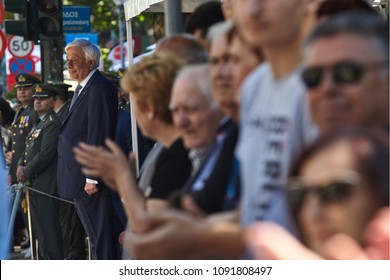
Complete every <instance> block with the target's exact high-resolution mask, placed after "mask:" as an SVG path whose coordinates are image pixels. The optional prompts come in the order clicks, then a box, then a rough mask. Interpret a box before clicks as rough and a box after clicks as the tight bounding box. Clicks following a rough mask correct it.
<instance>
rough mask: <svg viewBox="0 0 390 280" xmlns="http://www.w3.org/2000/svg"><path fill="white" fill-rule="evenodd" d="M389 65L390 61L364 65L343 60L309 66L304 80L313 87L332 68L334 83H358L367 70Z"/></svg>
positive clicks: (303, 73) (307, 85)
mask: <svg viewBox="0 0 390 280" xmlns="http://www.w3.org/2000/svg"><path fill="white" fill-rule="evenodd" d="M386 65H387V66H388V62H386V61H384V62H376V63H372V64H367V65H363V64H360V63H356V62H352V61H342V62H339V63H336V64H334V65H332V66H328V67H321V66H313V67H308V68H306V69H305V70H304V71H303V72H302V76H301V77H302V80H303V82H304V83H305V85H306V87H307V88H308V89H313V88H316V87H318V86H319V85H320V84H321V81H322V78H323V76H324V73H325V71H327V70H330V71H331V73H332V78H333V81H334V83H336V84H337V85H349V84H355V83H358V82H359V81H360V80H361V79H362V77H363V74H364V72H365V71H368V70H372V69H378V68H380V67H384V66H386Z"/></svg>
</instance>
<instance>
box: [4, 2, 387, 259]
mask: <svg viewBox="0 0 390 280" xmlns="http://www.w3.org/2000/svg"><path fill="white" fill-rule="evenodd" d="M216 7H217V8H218V9H219V13H216V12H211V13H212V14H215V15H217V14H220V15H221V16H220V17H219V18H218V17H217V16H215V17H214V20H206V19H204V18H203V17H202V15H203V16H204V15H208V14H210V11H213V9H216ZM207 11H208V12H207ZM216 18H218V19H217V20H215V19H216ZM186 32H187V33H185V34H178V35H173V36H168V37H165V38H163V39H162V40H160V41H159V42H157V47H156V50H155V51H154V52H153V53H152V54H149V55H146V56H144V57H142V58H141V59H139V61H138V62H137V63H135V64H134V65H132V66H131V67H130V68H129V70H128V71H127V72H125V73H124V75H123V77H121V78H120V79H118V78H117V77H110V76H108V75H107V74H105V73H102V72H101V71H100V70H98V67H99V61H100V51H99V49H98V47H97V46H96V45H94V44H92V43H90V42H89V41H87V40H83V39H80V40H76V41H73V42H71V43H69V44H68V45H67V46H66V47H65V53H66V66H67V68H68V70H69V75H70V77H71V78H72V79H73V80H75V81H76V82H77V84H78V85H77V87H76V90H75V92H74V94H73V97H72V98H71V100H67V96H68V95H69V92H68V86H67V85H66V84H64V83H62V82H59V81H47V82H45V83H42V82H41V81H39V80H38V79H37V78H35V77H32V76H30V75H27V74H21V75H19V76H18V77H17V84H16V88H17V93H18V100H19V102H20V103H21V108H20V109H19V110H18V111H17V112H15V111H13V110H9V109H8V108H7V106H6V105H3V103H2V102H1V103H0V105H1V112H2V122H3V124H4V125H10V128H11V129H12V133H13V134H12V135H11V141H10V146H9V147H8V149H7V151H6V154H5V157H6V158H7V159H8V161H9V166H10V167H9V174H10V182H9V183H10V184H14V185H15V184H18V183H19V184H20V183H23V185H24V187H25V188H24V191H23V192H24V193H23V200H22V206H23V207H22V211H21V212H22V214H23V213H25V212H26V213H27V210H28V211H29V212H31V215H22V217H24V223H25V225H29V226H28V228H29V232H30V233H29V236H30V238H29V240H28V241H29V245H30V248H31V249H30V252H32V254H33V256H34V257H35V258H37V259H64V258H65V259H86V246H85V237H86V236H87V237H88V242H89V250H88V252H89V255H90V258H91V259H389V258H390V252H389V240H390V238H389V233H390V225H389V213H390V212H389V211H390V210H389V137H388V136H389V28H388V21H386V19H385V17H384V15H383V13H380V12H378V11H377V10H376V9H375V8H373V7H372V3H369V1H366V0H309V1H306V0H272V1H263V0H240V1H238V0H223V1H221V2H219V1H218V2H217V1H210V2H207V3H205V4H202V5H200V6H199V7H198V9H196V10H195V11H194V13H193V15H192V17H190V18H188V21H187V24H186ZM129 97H130V98H129ZM118 100H119V101H120V104H119V105H118ZM121 104H122V105H121ZM123 104H126V106H123ZM130 104H131V106H130ZM130 108H131V110H132V116H133V117H134V118H135V119H136V122H137V129H138V133H137V136H135V135H134V133H135V132H136V131H137V130H136V129H132V130H131V119H130V113H129V111H130ZM121 110H122V111H123V110H124V112H125V114H124V115H126V121H124V120H120V118H119V116H120V115H121V114H120V112H121ZM126 128H127V130H126ZM120 129H121V130H122V129H123V130H126V131H127V133H122V134H121V133H119V132H120ZM132 134H133V139H134V138H136V139H138V140H137V142H138V150H135V151H131V150H132V149H131V148H130V145H129V143H130V142H131V139H132ZM121 135H122V136H121ZM121 143H122V144H121ZM129 152H130V153H129ZM138 166H140V168H139V171H138V168H137V167H138ZM47 195H50V197H49V196H47ZM53 197H54V198H53ZM57 197H58V198H60V199H61V201H59V200H58V199H56V198H57ZM23 201H26V203H23ZM27 202H28V203H27ZM27 204H28V205H27ZM27 206H28V207H27ZM26 209H27V210H26ZM29 216H31V217H29ZM29 218H30V219H29ZM22 222H23V219H22ZM36 240H37V242H36Z"/></svg>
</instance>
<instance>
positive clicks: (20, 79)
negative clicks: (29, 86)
mask: <svg viewBox="0 0 390 280" xmlns="http://www.w3.org/2000/svg"><path fill="white" fill-rule="evenodd" d="M25 81H26V77H24V76H23V75H20V76H19V78H18V82H25Z"/></svg>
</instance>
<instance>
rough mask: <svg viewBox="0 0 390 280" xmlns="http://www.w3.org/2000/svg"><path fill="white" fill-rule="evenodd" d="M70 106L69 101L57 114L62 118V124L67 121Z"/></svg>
mask: <svg viewBox="0 0 390 280" xmlns="http://www.w3.org/2000/svg"><path fill="white" fill-rule="evenodd" d="M69 106H70V101H67V102H66V103H65V104H64V105H63V106H62V107H61V109H60V110H59V111H58V112H57V116H58V117H59V118H60V120H61V123H62V122H63V121H64V120H65V117H66V115H67V114H68V111H69Z"/></svg>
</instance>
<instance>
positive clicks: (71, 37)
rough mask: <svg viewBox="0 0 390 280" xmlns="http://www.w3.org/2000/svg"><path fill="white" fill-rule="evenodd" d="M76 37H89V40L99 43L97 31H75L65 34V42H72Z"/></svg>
mask: <svg viewBox="0 0 390 280" xmlns="http://www.w3.org/2000/svg"><path fill="white" fill-rule="evenodd" d="M76 39H87V40H88V41H90V42H92V43H94V44H95V45H97V44H98V35H97V34H95V33H74V34H65V44H66V45H67V44H68V43H70V42H73V41H74V40H76Z"/></svg>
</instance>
